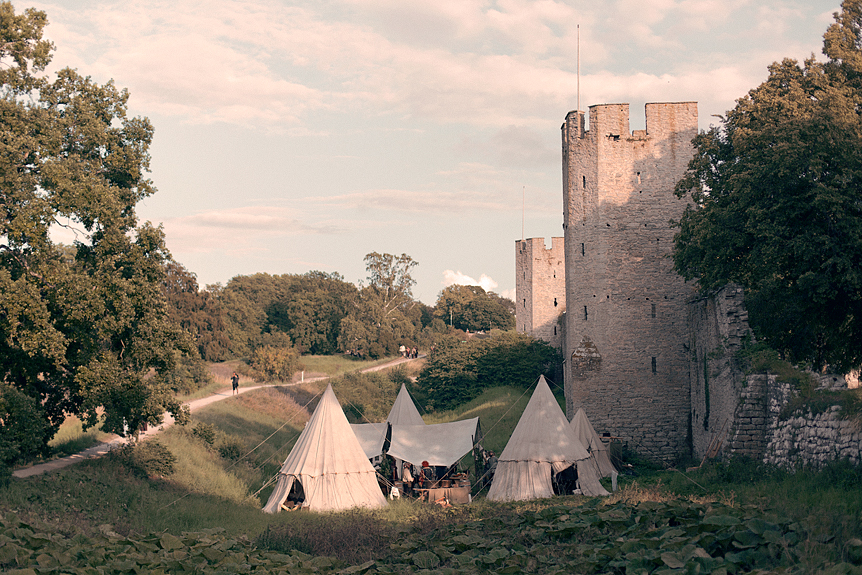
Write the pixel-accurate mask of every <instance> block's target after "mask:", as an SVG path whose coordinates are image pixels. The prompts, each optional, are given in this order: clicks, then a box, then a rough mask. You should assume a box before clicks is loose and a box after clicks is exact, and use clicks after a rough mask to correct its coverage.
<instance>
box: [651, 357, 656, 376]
mask: <svg viewBox="0 0 862 575" xmlns="http://www.w3.org/2000/svg"><path fill="white" fill-rule="evenodd" d="M652 372H653V373H656V367H655V358H652Z"/></svg>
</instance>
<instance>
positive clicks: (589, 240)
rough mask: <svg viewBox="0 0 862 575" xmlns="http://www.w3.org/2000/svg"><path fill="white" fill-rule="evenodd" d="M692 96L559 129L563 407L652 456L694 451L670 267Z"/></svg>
mask: <svg viewBox="0 0 862 575" xmlns="http://www.w3.org/2000/svg"><path fill="white" fill-rule="evenodd" d="M696 134H697V104H696V103H694V102H683V103H667V104H647V105H646V129H645V130H636V131H634V132H630V131H629V106H628V104H607V105H600V106H591V107H590V110H589V131H586V130H585V118H584V114H583V113H582V112H570V113H569V114H568V115H567V116H566V123H565V124H564V125H563V127H562V140H563V142H562V143H563V195H564V199H563V206H564V207H563V227H564V229H565V260H566V302H567V313H566V330H565V331H566V349H565V350H564V351H563V356H564V358H565V362H566V363H565V366H564V372H565V384H566V407H567V412H568V416H569V418H571V417H572V416H573V415H574V412H575V411H576V410H577V408H578V407H583V408H584V410H585V411H586V413H587V415H588V417H589V418H590V420H591V421H592V423H593V425H594V426H595V428H596V430H597V431H598V432H599V433H602V432H607V433H610V434H611V435H612V436H615V437H619V438H621V439H622V440H623V441H626V442H628V444H629V446H630V447H631V448H632V449H634V450H636V451H638V452H640V453H642V454H644V455H645V456H648V457H652V458H654V459H662V460H665V461H669V460H673V459H675V458H676V457H678V456H680V455H684V454H687V453H689V452H690V445H689V443H690V442H689V439H688V438H689V437H690V421H689V412H690V409H689V407H690V384H689V352H688V349H687V347H688V344H689V337H688V325H687V307H686V304H687V302H688V301H689V300H691V299H692V297H693V295H694V290H693V288H692V287H691V286H687V285H686V284H685V282H684V281H683V280H682V278H681V277H679V276H678V275H677V274H676V273H675V272H674V270H673V264H672V261H671V259H670V258H669V257H668V256H669V254H670V253H671V249H672V244H673V235H674V230H673V229H672V228H671V227H670V225H669V221H670V220H671V219H679V217H680V215H681V214H682V212H683V210H684V209H685V206H686V201H685V200H682V199H678V198H677V197H676V196H675V195H674V194H673V190H674V186H675V184H676V182H677V181H678V180H679V179H680V178H681V177H682V176H683V174H684V172H685V169H686V167H687V165H688V162H689V160H690V159H691V157H692V154H693V148H692V145H691V140H692V138H694V136H695V135H696Z"/></svg>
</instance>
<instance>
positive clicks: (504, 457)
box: [488, 376, 608, 501]
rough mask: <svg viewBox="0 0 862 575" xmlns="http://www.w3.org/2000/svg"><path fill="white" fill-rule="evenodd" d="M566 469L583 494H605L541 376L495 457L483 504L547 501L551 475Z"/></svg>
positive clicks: (550, 489)
mask: <svg viewBox="0 0 862 575" xmlns="http://www.w3.org/2000/svg"><path fill="white" fill-rule="evenodd" d="M571 465H577V470H578V481H579V483H580V486H581V490H582V491H583V493H584V494H586V495H607V494H608V492H607V491H606V490H605V489H604V487H602V485H601V483H599V477H598V472H597V470H596V468H595V465H594V464H593V463H592V461H591V460H590V454H589V453H588V452H587V450H586V449H585V448H584V446H583V445H581V442H580V441H578V438H577V437H576V436H575V433H574V431H573V430H572V428H571V426H570V425H569V420H568V419H566V416H565V414H564V413H563V410H562V409H560V405H559V404H558V403H557V400H556V398H555V397H554V394H553V393H551V388H550V387H548V383H547V382H546V381H545V378H544V376H539V382H538V384H537V385H536V389H535V390H534V391H533V395H532V397H531V398H530V401H529V403H527V407H526V409H524V413H522V414H521V419H520V420H518V425H517V426H515V431H514V432H512V437H511V438H509V442H508V443H507V444H506V448H505V449H504V450H503V453H501V454H500V457H499V461H498V463H497V470H496V472H495V473H494V480H493V482H492V483H491V488H490V490H489V491H488V499H490V500H492V501H519V500H526V499H538V498H542V497H551V496H552V495H553V494H554V490H553V486H552V483H551V479H552V472H560V471H562V470H563V469H566V468H567V467H569V466H571Z"/></svg>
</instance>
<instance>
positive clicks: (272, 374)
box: [249, 345, 299, 381]
mask: <svg viewBox="0 0 862 575" xmlns="http://www.w3.org/2000/svg"><path fill="white" fill-rule="evenodd" d="M249 364H250V365H251V367H252V369H254V370H256V371H258V372H260V373H262V374H264V375H265V376H266V378H267V379H269V380H278V381H286V380H289V379H290V378H291V377H293V374H294V372H296V370H297V368H298V367H299V354H298V353H297V352H296V350H295V349H293V348H288V347H274V346H271V345H264V346H261V347H258V348H256V349H255V350H254V351H253V352H252V354H251V360H250V361H249Z"/></svg>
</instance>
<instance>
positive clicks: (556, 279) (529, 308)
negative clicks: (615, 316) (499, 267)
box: [515, 238, 566, 349]
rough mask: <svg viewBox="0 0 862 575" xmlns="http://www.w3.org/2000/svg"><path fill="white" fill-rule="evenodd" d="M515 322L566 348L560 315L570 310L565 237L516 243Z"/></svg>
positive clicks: (537, 336)
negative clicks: (563, 342) (568, 308)
mask: <svg viewBox="0 0 862 575" xmlns="http://www.w3.org/2000/svg"><path fill="white" fill-rule="evenodd" d="M515 298H516V299H515V325H516V328H517V330H518V331H519V332H522V333H526V334H529V335H531V336H533V337H535V338H537V339H541V340H544V341H546V342H548V343H550V344H551V345H552V346H554V347H556V348H557V349H561V348H562V337H563V336H562V332H563V330H562V326H561V325H560V324H559V321H558V320H559V317H560V314H562V313H563V312H564V311H565V310H566V268H565V253H564V249H563V238H551V247H550V249H547V248H545V239H544V238H529V239H527V240H518V241H516V242H515Z"/></svg>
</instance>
